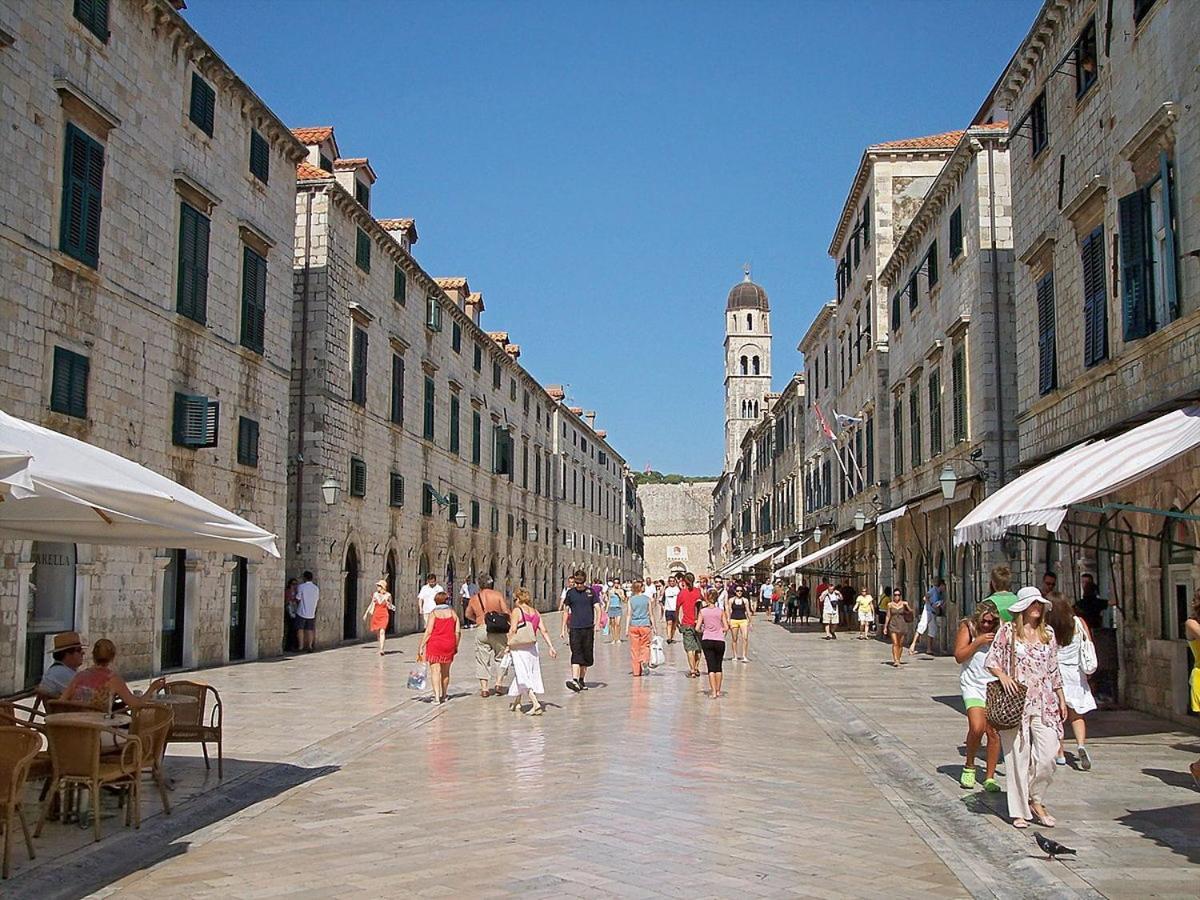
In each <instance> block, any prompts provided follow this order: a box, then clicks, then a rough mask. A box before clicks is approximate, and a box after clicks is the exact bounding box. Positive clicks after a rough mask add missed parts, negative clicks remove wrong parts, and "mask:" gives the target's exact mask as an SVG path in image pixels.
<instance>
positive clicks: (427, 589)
mask: <svg viewBox="0 0 1200 900" xmlns="http://www.w3.org/2000/svg"><path fill="white" fill-rule="evenodd" d="M444 593H446V589H445V588H444V587H442V586H441V585H440V584H439V583H438V580H437V576H436V575H434V574H433V573H432V572H430V573H429V574H428V575H426V576H425V584H424V585H422V587H421V590H419V591H418V592H417V608H418V609H420V610H421V627H422V628H424V627H425V625H426V624H428V619H429V614H430V613H431V612H433V608H434V606H436V605H437V595H438V594H444Z"/></svg>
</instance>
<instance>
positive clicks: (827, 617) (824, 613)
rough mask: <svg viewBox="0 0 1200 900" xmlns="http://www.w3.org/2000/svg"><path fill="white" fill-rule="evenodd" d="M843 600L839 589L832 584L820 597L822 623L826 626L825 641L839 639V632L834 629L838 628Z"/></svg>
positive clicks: (826, 587)
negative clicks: (839, 609)
mask: <svg viewBox="0 0 1200 900" xmlns="http://www.w3.org/2000/svg"><path fill="white" fill-rule="evenodd" d="M841 602H842V595H841V593H840V592H839V591H838V589H837V588H835V587H834V586H833V585H832V584H828V585H826V586H825V590H824V592H823V593H822V594H821V598H820V603H821V624H822V625H823V626H825V637H823V638H821V640H823V641H836V640H837V634H836V633H835V630H834V629H836V628H837V624H838V620H839V614H838V608H839V606H840V605H841Z"/></svg>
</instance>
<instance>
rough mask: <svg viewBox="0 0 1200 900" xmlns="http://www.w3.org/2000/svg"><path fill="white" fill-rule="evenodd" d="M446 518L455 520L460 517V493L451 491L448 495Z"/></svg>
mask: <svg viewBox="0 0 1200 900" xmlns="http://www.w3.org/2000/svg"><path fill="white" fill-rule="evenodd" d="M446 500H447V501H449V502H448V503H447V504H446V518H447V519H449V520H450V521H451V522H453V521H454V520H455V519H457V518H458V494H456V493H454V492H453V491H451V492H450V493H449V494H447V495H446Z"/></svg>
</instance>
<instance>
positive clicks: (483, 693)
mask: <svg viewBox="0 0 1200 900" xmlns="http://www.w3.org/2000/svg"><path fill="white" fill-rule="evenodd" d="M479 696H480V697H490V696H492V692H491V691H489V690H481V691H480V692H479Z"/></svg>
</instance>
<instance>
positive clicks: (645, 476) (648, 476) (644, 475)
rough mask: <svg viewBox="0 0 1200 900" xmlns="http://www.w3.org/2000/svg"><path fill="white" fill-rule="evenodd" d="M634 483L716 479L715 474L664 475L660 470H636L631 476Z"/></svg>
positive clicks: (689, 482) (687, 482) (690, 481)
mask: <svg viewBox="0 0 1200 900" xmlns="http://www.w3.org/2000/svg"><path fill="white" fill-rule="evenodd" d="M633 480H634V482H635V483H636V484H695V483H696V482H698V481H716V480H717V476H716V475H676V474H675V473H674V472H672V473H670V474H666V475H664V474H663V473H662V472H655V471H650V472H638V473H637V474H636V475H634V476H633Z"/></svg>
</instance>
